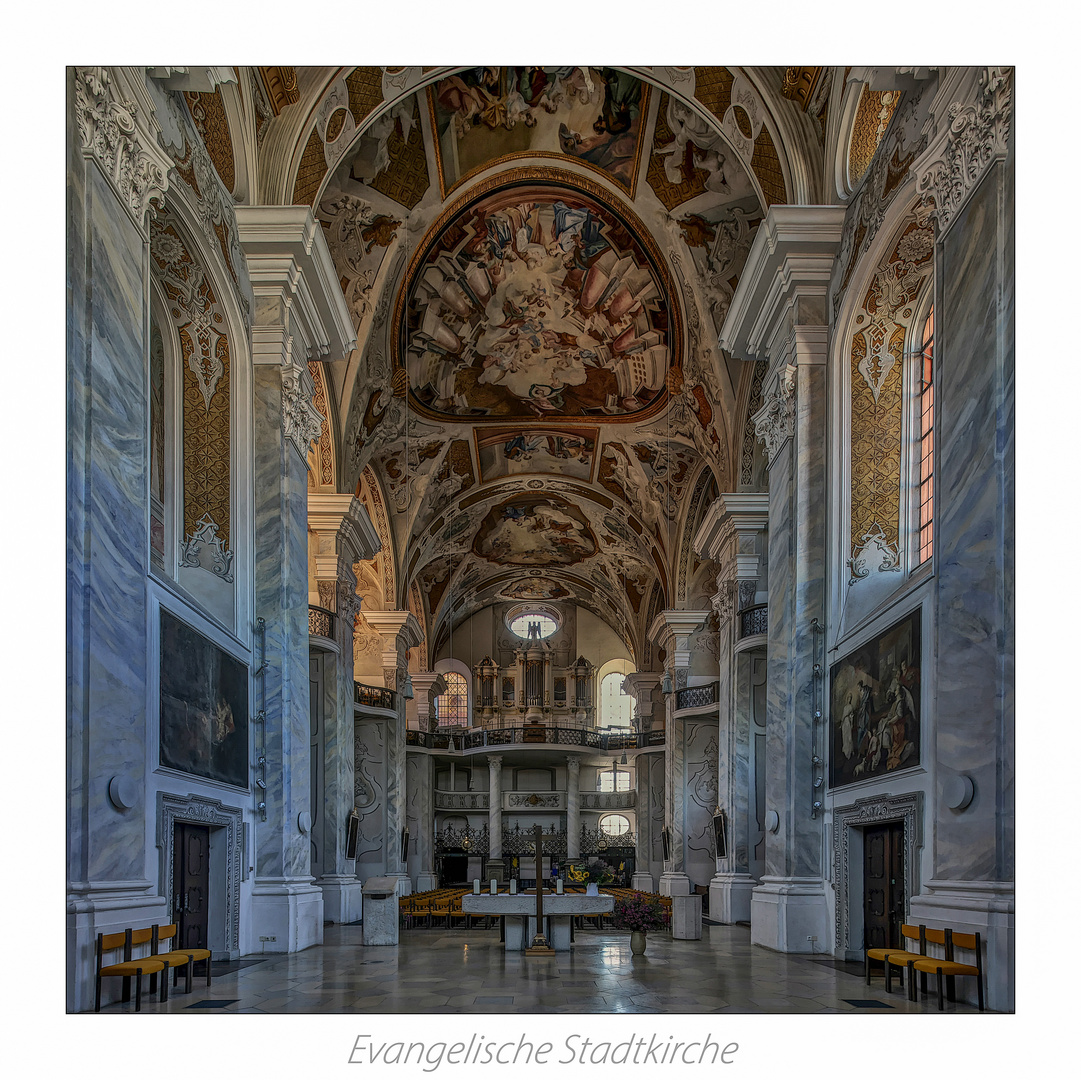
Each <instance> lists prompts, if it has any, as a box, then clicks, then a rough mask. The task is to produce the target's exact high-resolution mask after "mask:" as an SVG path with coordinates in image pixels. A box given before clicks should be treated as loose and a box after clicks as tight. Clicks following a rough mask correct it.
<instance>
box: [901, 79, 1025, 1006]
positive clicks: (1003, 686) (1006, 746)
mask: <svg viewBox="0 0 1081 1080" xmlns="http://www.w3.org/2000/svg"><path fill="white" fill-rule="evenodd" d="M1011 96H1012V75H1011V74H1010V73H1009V71H1008V70H1004V69H980V68H966V69H959V70H956V71H952V72H951V75H950V77H949V78H948V79H947V81H946V82H945V84H944V85H943V86H942V87H941V88H940V90H939V93H938V95H937V96H936V99H935V101H934V102H933V104H932V114H933V120H934V135H933V137H932V138H931V140H930V144H929V146H928V149H927V152H926V154H925V155H924V157H923V158H921V159H920V160H919V161H918V162H917V163H916V166H915V169H916V171H917V175H919V176H920V178H921V184H920V186H921V190H922V191H923V192H924V193H925V198H926V201H927V202H928V204H929V205H930V207H931V208H932V216H933V219H934V221H935V224H936V229H937V244H936V249H935V278H936V295H935V375H934V380H935V479H936V491H935V520H934V554H933V560H934V562H933V566H934V573H935V577H934V592H933V611H934V623H935V647H934V650H933V652H932V651H931V650H928V649H925V650H924V656H925V658H926V659H925V663H926V664H927V666H928V667H930V668H931V671H930V679H929V681H930V684H931V686H933V688H934V691H933V694H934V699H933V705H932V709H931V713H932V720H933V727H932V729H931V731H932V742H931V751H930V752H931V756H932V760H931V762H930V766H931V769H932V772H933V776H934V787H933V792H932V799H933V828H932V829H931V830H929V831H930V835H931V837H932V874H931V876H930V878H929V879H928V880H926V881H925V882H924V883H923V885H922V888H921V891H920V894H919V895H918V896H916V897H913V899H912V902H911V908H910V917H911V919H912V920H914V921H915V920H919V921H920V922H926V923H927V924H928V925H932V926H950V927H953V928H955V930H962V931H964V932H968V933H971V932H973V931H978V932H979V933H980V935H981V938H982V940H983V942H984V943H985V948H986V959H985V970H986V971H987V1005H988V1007H989V1008H991V1009H996V1010H1003V1011H1010V1010H1012V1009H1013V1007H1014V989H1013V983H1014V963H1015V943H1014V850H1015V837H1014V671H1013V662H1014V630H1013V628H1014V519H1013V514H1014V484H1015V471H1014V469H1015V463H1014V291H1013V283H1014V246H1013V245H1014V214H1013V207H1014V168H1013V166H1014V162H1013V151H1012V148H1011V147H1010V146H1009V139H1008V135H1009V130H1010V119H1011ZM955 117H963V118H965V119H967V120H969V121H970V122H969V123H968V124H967V125H966V126H962V125H960V124H958V123H957V122H956V121H955V120H954V118H955ZM951 121H953V122H952V123H951ZM974 141H978V145H979V153H976V152H975V148H974V147H975V143H974ZM970 162H971V163H974V164H973V165H972V167H971V168H970V169H964V170H962V169H960V168H958V167H957V166H958V165H959V164H960V163H970ZM958 178H959V179H958ZM924 681H925V682H927V681H928V679H927V678H926V677H925V680H924ZM962 959H964V957H962ZM971 981H972V980H964V979H962V980H958V986H957V990H958V994H959V995H961V996H963V998H964V999H965V1000H975V998H974V990H973V989H972V988H971V987H969V986H966V985H965V984H966V983H970V982H971Z"/></svg>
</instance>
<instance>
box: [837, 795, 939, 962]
mask: <svg viewBox="0 0 1081 1080" xmlns="http://www.w3.org/2000/svg"><path fill="white" fill-rule="evenodd" d="M888 821H900V822H902V824H903V825H904V843H905V881H904V895H905V898H906V904H905V906H906V909H907V907H908V902H909V901H910V900H911V898H912V897H914V896H916V895H917V894H918V893H919V891H920V856H921V853H922V850H923V792H922V791H913V792H910V793H909V794H907V795H874V796H871V797H869V798H866V799H857V800H856V801H855V802H854V803H851V804H850V805H848V806H835V807H834V809H833V866H834V873H835V876H836V883H837V900H836V904H835V912H834V921H835V926H834V941H835V945H836V949H837V951H838V954H839V955H840V956H841V957H842V958H845V959H850V958H853V957H855V956H856V953H857V952H858V953H859V956H860V957H862V955H863V953H862V948H863V943H862V942H856V943H855V944H853V942H852V941H851V940H850V939H851V927H852V923H853V920H852V914H851V908H852V905H853V904H859V905H861V906H862V904H863V895H862V892H861V893H860V894H859V895H857V896H854V895H853V893H852V889H851V884H852V878H853V874H852V869H851V867H850V863H849V859H850V854H851V847H852V844H851V841H852V834H853V832H854V831H855V830H856V829H859V828H862V827H863V826H864V825H881V824H884V823H885V822H888ZM861 872H862V871H861Z"/></svg>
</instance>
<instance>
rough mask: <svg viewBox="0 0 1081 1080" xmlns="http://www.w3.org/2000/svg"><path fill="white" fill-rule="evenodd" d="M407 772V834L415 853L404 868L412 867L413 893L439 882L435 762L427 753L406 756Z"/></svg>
mask: <svg viewBox="0 0 1081 1080" xmlns="http://www.w3.org/2000/svg"><path fill="white" fill-rule="evenodd" d="M406 760H407V766H408V774H409V812H408V814H407V821H408V824H409V834H410V837H411V841H412V843H413V847H414V849H415V852H416V854H415V855H410V857H409V859H408V860H407V865H406V869H407V871H409V872H410V873H412V872H413V871H414V869H415V872H416V881H417V892H426V891H427V890H429V889H434V888H435V887H436V886H437V885H438V884H439V879H438V877H437V876H436V872H435V762H434V759H433V758H432V756H431V755H430V754H420V753H416V754H409V755H407V759H406Z"/></svg>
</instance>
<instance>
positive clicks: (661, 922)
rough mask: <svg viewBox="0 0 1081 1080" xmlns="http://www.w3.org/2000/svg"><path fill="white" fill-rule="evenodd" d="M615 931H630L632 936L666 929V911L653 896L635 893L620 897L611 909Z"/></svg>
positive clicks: (667, 919)
mask: <svg viewBox="0 0 1081 1080" xmlns="http://www.w3.org/2000/svg"><path fill="white" fill-rule="evenodd" d="M613 915H614V916H615V927H616V929H617V930H630V931H631V933H633V934H648V933H651V932H655V931H657V930H667V929H668V921H669V915H668V909H667V908H666V907H665V906H664V904H662V903H661V902H660V900H658V899H657V898H656V897H655V896H647V895H646V894H645V893H640V892H636V893H634V894H633V895H631V896H629V897H625V898H624V897H620V898H619V899H618V900H617V901H616V904H615V908H614V909H613Z"/></svg>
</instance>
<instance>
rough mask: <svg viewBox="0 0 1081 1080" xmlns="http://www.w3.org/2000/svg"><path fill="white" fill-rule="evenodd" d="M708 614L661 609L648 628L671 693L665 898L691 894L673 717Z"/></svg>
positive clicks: (679, 741)
mask: <svg viewBox="0 0 1081 1080" xmlns="http://www.w3.org/2000/svg"><path fill="white" fill-rule="evenodd" d="M708 615H709V612H708V611H676V610H665V611H662V612H660V614H659V615H658V616H657V618H656V619H654V621H653V625H652V626H651V627H650V628H649V636H650V638H651V639H652V640H653V641H655V642H656V643H657V644H658V645H660V646H661V648H663V649H664V650H665V654H666V656H665V668H666V670H667V672H668V675H669V677H670V679H671V682H672V693H670V694H669V695H668V696H667V698H666V700H665V730H664V827H665V828H666V829H667V830H668V838H669V857H668V858H667V859H665V861H664V872H663V873H662V874H661V880H660V891H661V893H662V894H663V895H665V896H683V895H686V894H688V893H690V891H691V879H690V878H689V877H688V876H687V873H686V871H685V869H684V866H685V863H686V852H685V851H684V838H685V827H684V826H685V821H684V793H685V789H686V785H685V780H686V771H687V767H686V756H687V748H686V742H685V738H684V735H685V733H684V730H683V722H682V720H681V719H680V717H679V716H678V715H677V714H676V692H677V690H679V689H681V688H682V687H683V686H686V685H687V672H688V671H689V670H690V666H691V641H690V639H691V636H692V635H693V634H694V632H695V631H696V630H697V629H698V628H699V627H700V626H701V625H702V623H703V622H704V621H705V619H706V618H707V617H708Z"/></svg>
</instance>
